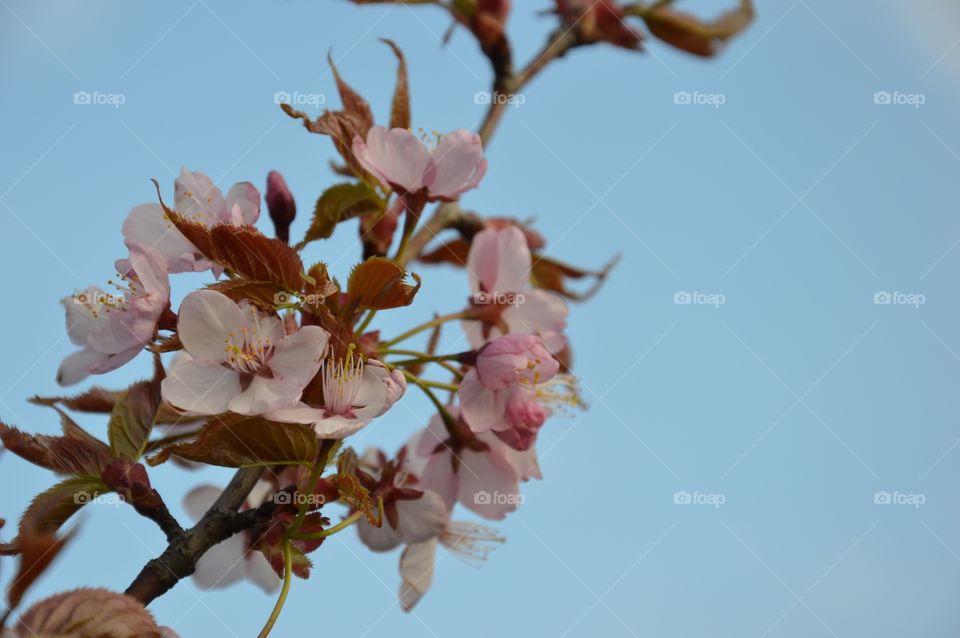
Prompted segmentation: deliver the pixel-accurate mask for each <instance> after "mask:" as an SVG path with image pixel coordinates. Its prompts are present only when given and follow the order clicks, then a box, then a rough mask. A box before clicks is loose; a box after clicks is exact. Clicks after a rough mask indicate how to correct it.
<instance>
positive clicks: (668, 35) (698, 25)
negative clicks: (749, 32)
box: [642, 0, 754, 58]
mask: <svg viewBox="0 0 960 638" xmlns="http://www.w3.org/2000/svg"><path fill="white" fill-rule="evenodd" d="M642 16H643V19H644V21H645V22H646V23H647V28H648V29H650V33H652V34H653V35H654V36H656V37H657V38H659V39H660V40H663V41H664V42H666V43H667V44H670V45H672V46H675V47H677V48H678V49H682V50H684V51H686V52H688V53H692V54H694V55H699V56H701V57H705V58H708V57H712V56H714V55H716V54H717V53H719V52H720V49H721V48H722V47H723V45H724V44H725V43H726V42H727V40H729V39H730V38H732V37H734V36H735V35H737V34H739V33H741V32H742V31H743V30H744V29H746V28H747V27H748V26H749V25H750V23H751V22H752V21H753V16H754V10H753V5H752V4H751V2H750V0H740V6H739V7H737V8H736V9H732V10H730V11H727V12H726V13H724V14H722V15H720V16H719V17H717V18H716V19H714V20H701V19H700V18H698V17H696V16H694V15H691V14H689V13H684V12H682V11H677V10H675V9H671V8H670V7H667V6H659V7H656V8H654V9H651V10H649V11H647V12H645V13H643V14H642Z"/></svg>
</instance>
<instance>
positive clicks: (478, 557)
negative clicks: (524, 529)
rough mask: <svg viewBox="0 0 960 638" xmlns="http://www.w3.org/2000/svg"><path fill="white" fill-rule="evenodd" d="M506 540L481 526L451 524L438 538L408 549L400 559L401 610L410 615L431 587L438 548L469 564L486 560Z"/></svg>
mask: <svg viewBox="0 0 960 638" xmlns="http://www.w3.org/2000/svg"><path fill="white" fill-rule="evenodd" d="M505 541H506V539H505V538H504V537H502V536H500V535H499V534H497V532H496V530H493V529H491V528H489V527H486V526H484V525H479V524H477V523H468V522H462V521H451V522H449V523H448V524H447V525H446V527H444V529H443V531H442V532H440V534H438V535H436V536H434V537H433V538H431V539H429V540H427V541H424V542H422V543H416V544H412V545H408V546H407V547H406V548H405V549H404V550H403V554H401V555H400V577H401V578H402V579H403V582H402V583H401V585H400V606H401V607H403V610H404V611H410V610H411V609H413V608H414V606H415V605H416V604H417V603H418V602H420V599H421V598H423V596H424V594H426V593H427V590H429V589H430V586H431V585H432V584H433V567H434V564H435V563H436V555H437V549H438V546H439V545H442V546H444V547H446V548H447V549H448V550H449V551H450V552H451V553H452V554H453V555H454V556H457V557H458V558H461V559H463V560H465V561H468V562H472V563H480V562H483V561H485V560H486V559H487V555H488V554H489V553H490V551H491V550H492V549H493V544H494V543H503V542H505Z"/></svg>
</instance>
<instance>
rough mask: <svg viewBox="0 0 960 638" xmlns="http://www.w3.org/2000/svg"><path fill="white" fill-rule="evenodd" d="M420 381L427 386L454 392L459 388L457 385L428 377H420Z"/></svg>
mask: <svg viewBox="0 0 960 638" xmlns="http://www.w3.org/2000/svg"><path fill="white" fill-rule="evenodd" d="M420 383H422V384H423V385H425V386H427V387H429V388H436V389H438V390H449V391H450V392H456V391H457V390H459V389H460V388H459V386H456V385H453V384H452V383H440V382H439V381H430V380H429V379H420Z"/></svg>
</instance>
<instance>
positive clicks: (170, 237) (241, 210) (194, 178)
mask: <svg viewBox="0 0 960 638" xmlns="http://www.w3.org/2000/svg"><path fill="white" fill-rule="evenodd" d="M174 208H175V210H176V211H177V213H178V214H179V215H181V216H183V217H185V218H186V219H189V220H191V221H194V222H197V223H199V224H203V225H204V226H218V225H220V224H231V225H233V226H243V225H252V224H254V223H256V221H257V218H259V217H260V191H258V190H257V189H256V187H255V186H254V185H253V184H251V183H250V182H239V183H237V184H234V185H233V186H232V187H231V188H230V190H229V191H227V195H226V197H224V196H223V193H221V192H220V189H219V188H217V187H216V185H215V184H214V183H213V180H211V179H210V178H209V177H207V176H206V175H204V174H203V173H200V172H190V171H188V170H187V169H186V168H181V169H180V176H179V177H178V178H176V180H174ZM123 237H124V240H125V241H126V243H127V245H128V246H130V245H131V244H134V243H139V244H143V245H145V246H151V247H153V248H154V249H155V250H157V251H158V252H159V253H160V254H161V255H163V258H164V259H165V260H166V262H167V269H168V270H169V272H171V273H178V272H202V271H204V270H207V269H209V268H211V267H213V264H212V263H210V260H208V259H207V258H206V257H204V256H203V255H202V254H201V253H200V252H199V251H198V250H197V248H196V247H195V246H194V245H193V244H191V243H190V242H189V241H188V240H187V238H186V237H184V236H183V235H182V234H181V233H180V231H178V230H177V229H176V228H174V226H173V224H171V223H170V222H169V221H167V219H166V218H165V216H164V212H163V208H162V207H161V206H160V204H141V205H139V206H137V207H135V208H134V209H133V210H131V211H130V214H129V215H127V219H126V220H124V222H123Z"/></svg>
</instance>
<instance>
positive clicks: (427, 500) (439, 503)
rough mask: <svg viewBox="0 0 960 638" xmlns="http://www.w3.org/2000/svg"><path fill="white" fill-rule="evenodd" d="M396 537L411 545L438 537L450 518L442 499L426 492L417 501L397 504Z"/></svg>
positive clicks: (435, 494)
mask: <svg viewBox="0 0 960 638" xmlns="http://www.w3.org/2000/svg"><path fill="white" fill-rule="evenodd" d="M397 514H398V515H399V521H398V523H397V535H398V536H399V537H400V538H401V539H402V540H403V542H404V543H406V544H408V545H412V544H414V543H422V542H423V541H426V540H429V539H431V538H434V537H435V536H439V535H440V532H442V531H443V528H444V527H446V525H447V521H448V520H449V518H450V513H449V511H448V510H447V505H446V503H444V501H443V497H441V496H440V495H439V494H437V493H436V492H434V491H432V490H427V491H425V492H424V493H423V496H421V497H420V498H418V499H415V500H404V501H398V502H397Z"/></svg>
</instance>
